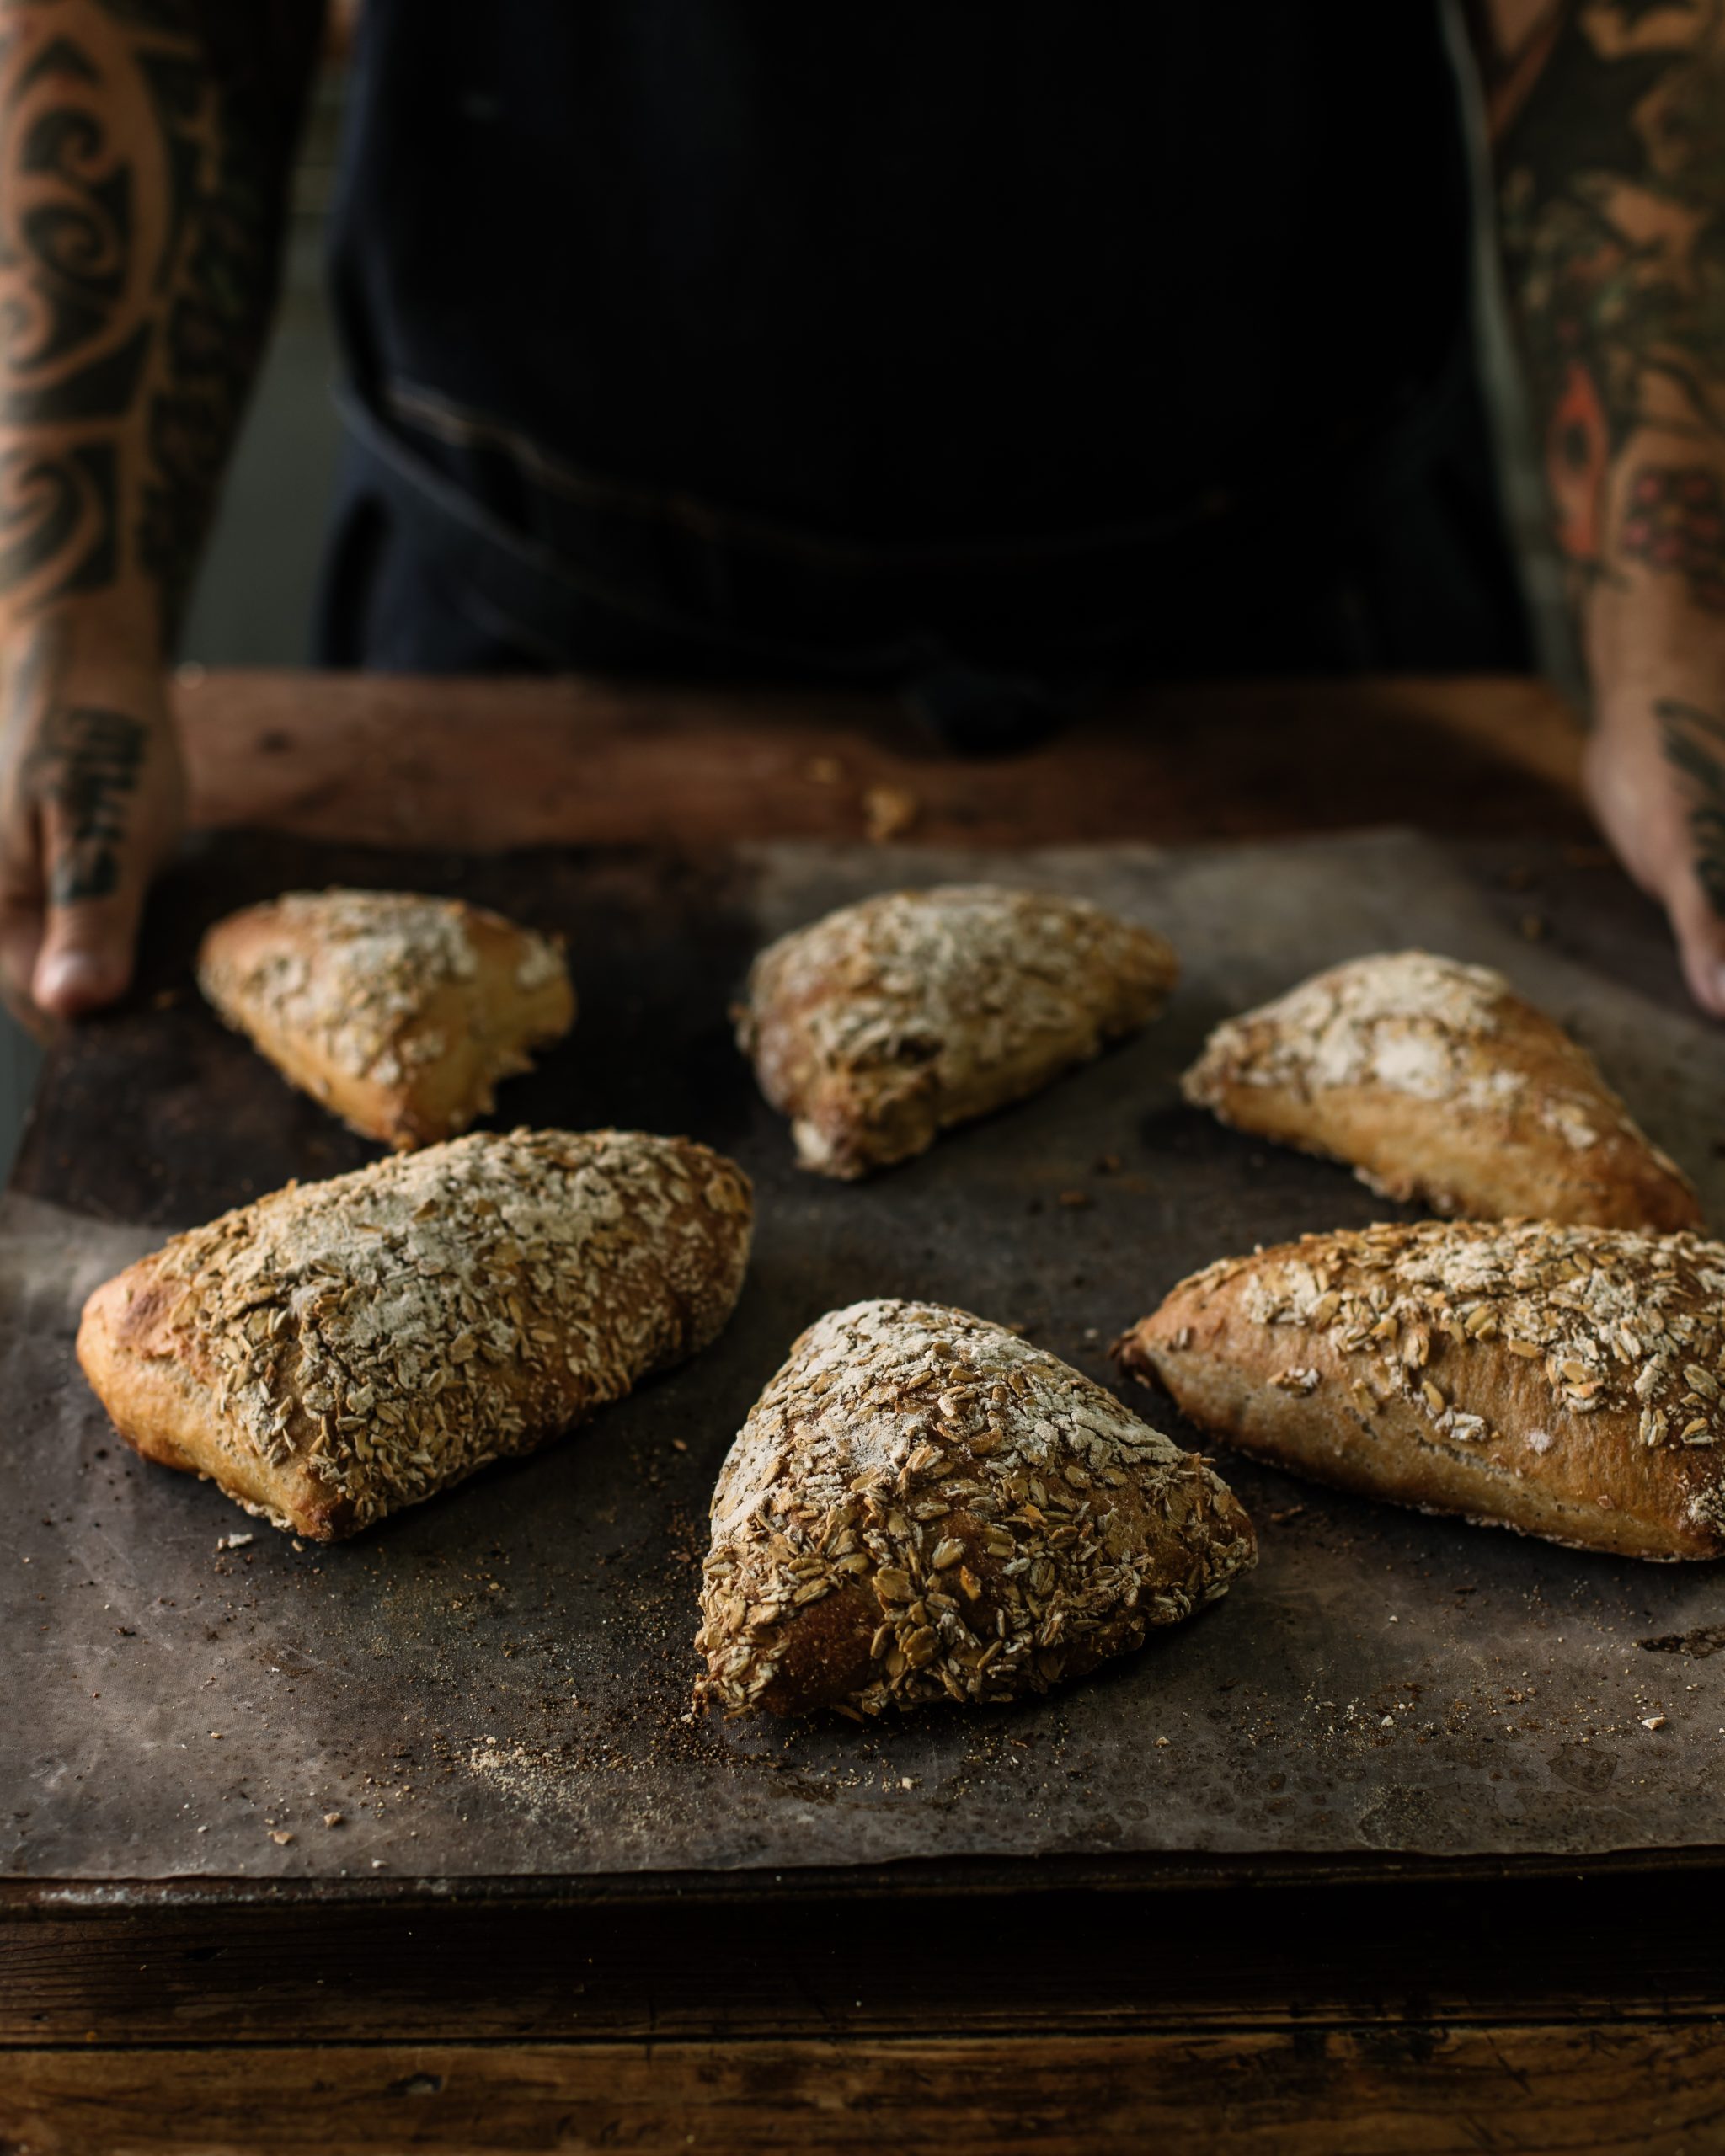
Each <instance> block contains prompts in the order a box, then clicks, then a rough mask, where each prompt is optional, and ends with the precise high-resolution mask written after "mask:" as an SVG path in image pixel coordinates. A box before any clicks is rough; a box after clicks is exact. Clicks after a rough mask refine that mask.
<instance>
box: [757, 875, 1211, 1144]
mask: <svg viewBox="0 0 1725 2156" xmlns="http://www.w3.org/2000/svg"><path fill="white" fill-rule="evenodd" d="M1178 970H1179V968H1178V961H1177V959H1176V958H1175V956H1174V953H1173V951H1172V948H1171V947H1170V946H1169V945H1168V944H1167V942H1165V941H1164V939H1163V938H1162V937H1160V936H1158V935H1156V933H1155V931H1153V930H1151V929H1147V928H1140V927H1139V926H1136V925H1135V924H1134V923H1132V922H1130V921H1117V920H1115V919H1114V917H1113V916H1112V915H1108V914H1106V913H1103V911H1102V910H1100V909H1099V908H1098V907H1096V906H1093V905H1089V904H1088V903H1087V901H1085V900H1084V899H1070V898H1065V897H1062V896H1060V894H1057V893H1053V892H1047V891H1019V890H1007V889H1001V888H999V887H997V886H996V885H993V884H985V883H976V884H959V883H953V884H946V885H943V886H941V887H939V888H937V889H934V890H928V891H894V892H889V893H886V894H884V895H882V896H880V897H879V898H873V899H864V900H863V902H862V903H861V904H860V905H852V906H845V907H842V908H841V909H840V910H839V911H838V912H836V913H832V914H829V915H827V916H826V917H825V919H824V920H822V921H816V922H814V924H813V926H810V927H808V928H803V929H798V931H796V932H795V933H794V934H793V935H790V936H786V937H781V938H780V940H779V941H778V942H777V943H774V944H773V945H772V946H771V947H769V948H768V949H766V950H765V951H763V952H762V953H761V955H760V957H759V958H756V961H755V964H754V967H753V969H751V971H750V976H749V986H748V992H747V996H746V1000H745V1002H744V1004H743V1005H742V1006H740V1009H739V1011H738V1012H737V1014H736V1015H737V1021H738V1030H737V1038H738V1043H739V1045H740V1047H741V1048H742V1049H743V1052H744V1054H745V1055H748V1056H749V1057H750V1059H752V1060H753V1062H754V1065H755V1070H756V1076H757V1077H758V1078H759V1080H760V1081H761V1091H762V1092H763V1093H765V1094H766V1097H767V1099H768V1100H769V1101H771V1102H772V1104H773V1106H774V1107H776V1108H777V1109H779V1110H780V1111H781V1113H783V1114H785V1115H788V1116H789V1117H790V1118H792V1134H793V1138H794V1139H795V1142H796V1147H797V1157H798V1162H799V1163H800V1165H801V1166H804V1167H805V1168H812V1169H814V1171H816V1172H817V1173H819V1174H821V1175H829V1176H836V1177H841V1178H842V1179H845V1180H852V1179H854V1178H856V1177H860V1176H864V1175H868V1174H869V1173H871V1172H872V1171H873V1170H875V1169H877V1168H884V1167H890V1166H893V1165H894V1164H895V1162H897V1161H905V1160H909V1159H910V1158H911V1156H912V1155H915V1154H917V1153H921V1152H926V1151H927V1149H928V1147H929V1146H930V1145H932V1144H933V1143H934V1141H935V1139H936V1138H937V1137H938V1136H939V1134H940V1133H941V1132H942V1131H943V1130H944V1129H948V1128H949V1127H950V1126H951V1125H952V1124H953V1123H964V1122H969V1120H971V1119H972V1118H975V1117H976V1116H980V1115H986V1114H988V1113H991V1111H992V1110H993V1109H996V1108H998V1107H1004V1106H1005V1105H1006V1104H1007V1102H1010V1101H1016V1100H1021V1099H1023V1097H1024V1096H1025V1095H1026V1094H1028V1093H1033V1092H1035V1091H1037V1090H1038V1089H1039V1087H1041V1086H1045V1085H1047V1084H1048V1083H1049V1081H1051V1080H1052V1079H1054V1078H1056V1077H1058V1076H1059V1075H1060V1073H1061V1072H1062V1071H1063V1070H1069V1069H1070V1068H1071V1066H1072V1065H1074V1064H1077V1063H1082V1062H1085V1061H1086V1060H1087V1059H1089V1058H1090V1057H1092V1056H1094V1055H1096V1054H1099V1053H1100V1051H1101V1050H1102V1049H1103V1047H1104V1046H1105V1045H1106V1043H1108V1042H1109V1041H1112V1040H1118V1039H1119V1038H1122V1037H1123V1036H1124V1035H1125V1034H1127V1033H1133V1032H1135V1031H1136V1029H1137V1028H1138V1027H1140V1026H1142V1025H1143V1024H1145V1023H1146V1021H1148V1020H1149V1019H1151V1018H1153V1017H1155V1016H1156V1012H1157V1011H1159V1010H1160V1009H1161V1008H1162V1004H1163V1002H1164V1001H1165V1000H1166V998H1167V994H1168V991H1169V990H1170V989H1171V988H1172V986H1173V984H1174V980H1175V978H1176V976H1177V974H1178Z"/></svg>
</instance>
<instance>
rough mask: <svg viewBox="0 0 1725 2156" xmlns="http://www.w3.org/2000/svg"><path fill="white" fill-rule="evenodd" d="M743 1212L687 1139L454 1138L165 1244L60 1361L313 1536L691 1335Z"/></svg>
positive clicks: (520, 1433)
mask: <svg viewBox="0 0 1725 2156" xmlns="http://www.w3.org/2000/svg"><path fill="white" fill-rule="evenodd" d="M751 1219H752V1208H751V1204H750V1193H749V1180H748V1177H746V1176H745V1175H744V1173H743V1172H742V1171H741V1169H740V1168H738V1167H737V1166H734V1164H733V1163H732V1162H731V1161H727V1160H724V1158H722V1157H721V1156H720V1155H718V1154H717V1153H710V1152H708V1150H707V1148H706V1147H705V1146H704V1145H692V1144H691V1143H689V1141H688V1140H687V1139H681V1138H650V1137H646V1136H644V1135H643V1134H640V1133H639V1132H638V1131H627V1130H600V1131H590V1132H584V1133H580V1134H574V1133H571V1132H569V1131H562V1130H533V1131H527V1130H518V1131H515V1132H514V1133H513V1134H511V1135H510V1136H508V1137H495V1136H493V1135H491V1134H481V1135H478V1136H475V1137H472V1138H460V1139H456V1140H454V1141H453V1142H452V1143H451V1144H450V1145H434V1146H430V1147H428V1148H426V1149H425V1150H424V1151H423V1152H418V1153H410V1154H405V1155H398V1156H397V1157H395V1158H393V1159H390V1160H385V1161H377V1163H375V1164H374V1165H373V1166H371V1167H369V1168H361V1169H360V1170H358V1171H356V1172H355V1173H354V1174H352V1175H345V1176H337V1177H334V1179H333V1180H332V1181H330V1182H320V1183H307V1184H290V1185H289V1186H288V1187H287V1188H286V1190H278V1191H276V1192H275V1193H273V1194H272V1195H271V1196H270V1197H268V1198H259V1200H258V1201H257V1202H256V1203H255V1204H252V1205H246V1206H243V1207H241V1209H239V1210H238V1212H235V1213H228V1214H224V1215H223V1216H222V1219H219V1220H212V1221H211V1223H210V1225H208V1226H207V1227H203V1228H196V1229H194V1230H192V1232H191V1233H190V1235H176V1236H175V1237H174V1241H172V1242H170V1243H168V1245H167V1246H165V1247H164V1248H163V1249H161V1250H159V1251H156V1252H155V1254H154V1255H153V1256H152V1257H146V1258H143V1259H141V1260H140V1261H139V1262H138V1263H137V1264H136V1265H134V1266H131V1267H129V1268H128V1269H127V1270H126V1272H124V1273H120V1274H119V1275H118V1277H117V1278H115V1279H112V1280H109V1282H107V1283H106V1284H105V1285H104V1286H103V1287H100V1288H99V1289H97V1290H96V1292H95V1293H94V1294H93V1295H92V1296H91V1297H90V1299H89V1300H88V1303H87V1304H86V1305H84V1314H83V1324H82V1325H81V1326H80V1327H79V1329H78V1336H77V1353H78V1360H79V1361H80V1363H82V1364H83V1369H84V1374H85V1375H86V1376H87V1377H88V1379H89V1381H90V1383H91V1385H93V1387H94V1388H95V1390H96V1393H97V1396H99V1399H100V1400H101V1402H102V1405H103V1406H104V1407H105V1408H106V1409H107V1410H108V1412H109V1415H111V1416H112V1417H113V1418H114V1422H115V1425H116V1427H117V1428H118V1429H119V1431H120V1435H121V1436H122V1437H123V1438H126V1441H127V1442H128V1444H132V1445H134V1446H136V1449H138V1451H140V1452H141V1453H142V1454H143V1455H144V1457H145V1458H146V1459H147V1460H159V1461H160V1462H162V1464H163V1465H164V1466H168V1467H180V1468H190V1469H193V1470H195V1471H196V1472H197V1473H199V1474H200V1475H206V1476H211V1477H212V1478H213V1479H214V1480H215V1481H216V1482H218V1483H219V1484H220V1485H221V1486H222V1489H223V1490H225V1491H226V1492H227V1494H228V1496H229V1497H233V1498H236V1499H237V1500H238V1502H240V1503H241V1504H243V1505H244V1506H245V1507H246V1508H247V1510H248V1511H250V1512H255V1513H261V1514H262V1515H263V1517H264V1518H266V1519H269V1520H270V1521H272V1522H273V1523H274V1524H275V1525H276V1526H277V1527H280V1528H285V1529H291V1531H292V1532H293V1533H294V1534H307V1535H312V1536H315V1537H317V1538H318V1540H330V1539H332V1538H334V1537H336V1536H339V1535H344V1534H354V1533H355V1532H356V1531H357V1530H358V1529H360V1528H362V1527H366V1526H368V1525H370V1524H371V1522H372V1521H373V1520H377V1519H380V1518H382V1516H383V1515H384V1514H385V1513H391V1512H394V1511H397V1510H398V1509H399V1508H400V1507H402V1506H403V1505H411V1504H417V1503H418V1502H419V1501H420V1500H421V1499H422V1498H425V1497H431V1496H432V1495H434V1494H435V1492H437V1491H439V1490H441V1489H445V1488H446V1487H447V1486H448V1485H449V1484H451V1482H458V1481H460V1480H461V1479H462V1476H467V1475H471V1474H472V1473H473V1470H475V1469H476V1468H478V1467H483V1465H485V1464H486V1462H487V1461H488V1460H499V1459H501V1458H503V1457H505V1455H506V1454H511V1453H524V1452H531V1451H532V1450H533V1449H535V1448H536V1447H537V1446H539V1445H542V1444H544V1443H545V1442H546V1440H547V1438H553V1437H555V1436H556V1435H557V1434H558V1432H559V1431H562V1430H564V1429H567V1428H569V1425H570V1424H572V1423H574V1422H580V1421H583V1420H584V1419H585V1417H587V1416H589V1415H590V1414H592V1413H593V1412H594V1411H595V1409H597V1408H600V1407H602V1406H606V1403H607V1402H609V1401H614V1400H620V1399H622V1396H623V1395H624V1394H625V1393H627V1392H628V1391H629V1390H630V1389H631V1388H632V1387H633V1385H636V1384H638V1382H639V1381H640V1380H641V1379H643V1378H644V1377H646V1376H647V1375H649V1373H651V1372H653V1371H654V1370H661V1369H667V1368H669V1367H670V1364H674V1363H679V1362H681V1361H682V1360H683V1359H684V1358H685V1357H686V1356H689V1355H692V1354H693V1353H695V1352H696V1351H697V1349H698V1348H704V1347H705V1346H706V1345H707V1343H708V1342H709V1341H710V1340H712V1339H713V1338H714V1337H715V1336H716V1335H717V1334H718V1331H719V1329H720V1327H721V1326H723V1325H724V1321H725V1320H726V1319H727V1318H728V1317H729V1315H730V1312H731V1307H732V1305H733V1304H734V1302H735V1301H736V1299H737V1294H738V1291H739V1289H740V1288H741V1286H742V1281H743V1273H744V1268H745V1266H746V1264H747V1262H748V1256H749V1236H750V1223H751Z"/></svg>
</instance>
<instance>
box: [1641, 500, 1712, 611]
mask: <svg viewBox="0 0 1725 2156" xmlns="http://www.w3.org/2000/svg"><path fill="white" fill-rule="evenodd" d="M1620 543H1621V551H1622V552H1623V553H1624V554H1625V556H1626V557H1627V558H1629V559H1630V560H1632V561H1638V562H1645V563H1646V564H1647V566H1648V568H1650V569H1654V570H1658V571H1660V572H1662V573H1664V574H1668V575H1673V576H1680V577H1681V578H1682V579H1683V580H1684V582H1685V584H1686V585H1687V587H1688V590H1689V595H1690V598H1691V599H1692V600H1694V601H1695V603H1696V606H1701V607H1703V608H1705V609H1706V611H1707V612H1708V613H1710V614H1725V488H1722V486H1721V484H1720V480H1719V476H1718V474H1717V472H1714V471H1713V470H1712V468H1711V467H1708V466H1707V465H1705V464H1690V465H1683V466H1680V465H1669V464H1643V465H1642V466H1640V467H1638V469H1637V470H1636V471H1635V472H1633V473H1632V475H1631V478H1630V482H1629V488H1628V494H1627V496H1626V508H1625V510H1624V516H1623V526H1622V532H1621V542H1620Z"/></svg>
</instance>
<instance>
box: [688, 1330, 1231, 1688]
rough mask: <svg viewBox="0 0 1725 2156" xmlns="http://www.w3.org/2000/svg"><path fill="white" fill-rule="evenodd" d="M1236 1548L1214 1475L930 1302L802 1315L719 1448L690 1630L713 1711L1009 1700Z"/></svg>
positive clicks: (1107, 1404) (1220, 1579)
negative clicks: (787, 1353)
mask: <svg viewBox="0 0 1725 2156" xmlns="http://www.w3.org/2000/svg"><path fill="white" fill-rule="evenodd" d="M1256 1557H1257V1544H1256V1542H1255V1540H1254V1539H1253V1535H1252V1523H1251V1521H1250V1520H1248V1519H1247V1517H1246V1514H1245V1513H1244V1511H1243V1510H1242V1508H1241V1506H1240V1504H1239V1503H1238V1502H1237V1501H1236V1498H1235V1497H1233V1495H1232V1494H1231V1492H1230V1491H1229V1490H1228V1488H1227V1486H1226V1484H1225V1483H1224V1482H1223V1481H1221V1480H1220V1477H1219V1476H1215V1475H1214V1474H1212V1473H1211V1471H1210V1469H1209V1468H1208V1467H1207V1466H1206V1465H1204V1462H1203V1461H1202V1460H1199V1459H1197V1458H1196V1457H1195V1456H1194V1454H1190V1453H1183V1452H1182V1451H1180V1450H1179V1449H1178V1447H1177V1446H1174V1445H1172V1444H1170V1443H1169V1442H1168V1440H1167V1438H1165V1437H1163V1436H1162V1435H1161V1433H1159V1432H1157V1431H1156V1430H1152V1429H1151V1428H1150V1427H1149V1425H1148V1424H1147V1423H1145V1422H1140V1420H1139V1419H1138V1417H1136V1416H1135V1415H1134V1414H1132V1413H1130V1412H1129V1411H1128V1410H1127V1409H1126V1408H1124V1407H1123V1406H1121V1405H1120V1403H1119V1401H1118V1400H1116V1399H1115V1398H1114V1395H1113V1394H1112V1393H1110V1392H1105V1391H1104V1390H1103V1388H1102V1387H1101V1386H1100V1385H1093V1384H1092V1382H1091V1380H1089V1379H1088V1378H1087V1377H1085V1376H1083V1375H1081V1374H1080V1373H1079V1372H1078V1371H1076V1370H1074V1369H1069V1368H1068V1367H1067V1365H1066V1364H1065V1363H1062V1362H1060V1361H1058V1360H1057V1359H1056V1358H1055V1357H1054V1356H1052V1355H1050V1354H1048V1353H1044V1350H1042V1349H1041V1348H1032V1347H1029V1346H1028V1345H1027V1344H1026V1343H1025V1342H1023V1340H1020V1339H1019V1338H1018V1337H1017V1336H1016V1335H1015V1334H1013V1333H1011V1332H1008V1331H1005V1330H1004V1329H1003V1328H1002V1327H1001V1326H997V1325H989V1324H987V1323H985V1321H984V1320H982V1319H981V1318H977V1317H971V1316H969V1315H967V1314H966V1313H965V1312H964V1311H963V1310H948V1309H947V1308H945V1307H943V1305H940V1304H937V1303H900V1302H876V1303H855V1304H853V1305H852V1306H851V1307H850V1308H849V1309H848V1310H833V1311H831V1312H830V1313H829V1314H828V1315H826V1316H825V1317H824V1318H822V1319H820V1321H819V1322H818V1323H816V1324H814V1325H813V1326H810V1327H809V1330H808V1331H807V1332H805V1333H804V1335H803V1337H802V1338H801V1339H800V1340H798V1342H797V1343H796V1345H795V1346H794V1347H793V1348H792V1350H791V1358H790V1360H789V1361H788V1363H787V1364H785V1366H784V1368H783V1369H782V1370H781V1371H780V1372H779V1373H778V1374H777V1377H775V1378H774V1379H773V1380H772V1383H771V1384H770V1385H768V1386H767V1388H766V1391H765V1392H764V1393H762V1395H761V1398H760V1399H759V1400H758V1401H756V1404H755V1406H754V1408H753V1409H752V1411H751V1412H750V1416H749V1419H748V1421H747V1422H745V1424H744V1426H743V1429H742V1431H741V1433H740V1435H739V1437H738V1438H737V1441H736V1443H735V1444H734V1445H733V1446H732V1448H731V1450H730V1454H729V1457H728V1458H727V1460H726V1461H725V1463H724V1467H723V1469H722V1470H720V1473H719V1477H718V1488H717V1490H716V1491H715V1492H714V1494H713V1547H712V1552H711V1554H710V1555H709V1556H708V1559H707V1565H706V1572H705V1578H704V1583H703V1586H702V1598H701V1606H702V1617H703V1620H704V1621H703V1623H702V1629H701V1630H700V1632H699V1634H698V1635H697V1640H696V1645H697V1647H698V1648H699V1649H700V1650H701V1651H702V1652H703V1653H704V1654H705V1656H706V1657H707V1667H708V1676H707V1678H706V1679H705V1681H704V1684H703V1685H702V1692H703V1694H704V1695H705V1696H706V1697H707V1698H708V1699H711V1700H717V1701H718V1703H719V1704H720V1705H722V1706H723V1707H724V1709H725V1710H726V1712H727V1713H729V1714H739V1713H742V1712H744V1711H745V1710H748V1709H750V1708H755V1707H765V1708H767V1709H769V1710H772V1712H774V1713H777V1714H802V1713H807V1712H809V1711H811V1710H814V1709H816V1708H821V1707H837V1708H839V1709H841V1710H842V1711H845V1712H847V1713H851V1714H857V1713H862V1714H870V1715H873V1714H879V1712H880V1711H881V1710H883V1709H884V1708H887V1707H908V1706H913V1705H919V1704H921V1702H923V1701H926V1700H959V1701H961V1702H962V1701H965V1700H1010V1699H1014V1698H1016V1697H1017V1696H1018V1695H1019V1694H1023V1693H1027V1692H1046V1691H1047V1690H1049V1689H1050V1687H1051V1686H1053V1685H1055V1684H1060V1682H1062V1681H1063V1680H1064V1679H1066V1678H1073V1677H1079V1676H1081V1675H1082V1674H1083V1673H1085V1671H1087V1670H1089V1669H1093V1668H1095V1667H1096V1665H1097V1663H1098V1662H1103V1661H1105V1660H1107V1658H1108V1657H1109V1656H1110V1655H1116V1654H1123V1653H1124V1652H1126V1651H1127V1650H1128V1649H1129V1648H1131V1647H1135V1646H1140V1644H1141V1643H1142V1641H1143V1639H1144V1636H1145V1632H1146V1629H1147V1628H1148V1627H1150V1626H1151V1625H1172V1624H1174V1623H1176V1622H1177V1621H1178V1620H1179V1619H1181V1618H1183V1617H1186V1616H1189V1615H1190V1614H1192V1612H1193V1611H1194V1609H1199V1608H1201V1607H1202V1605H1203V1604H1205V1603H1206V1602H1213V1601H1215V1598H1216V1597H1217V1596H1218V1595H1220V1594H1221V1593H1224V1592H1226V1588H1227V1586H1228V1583H1229V1582H1230V1581H1231V1579H1232V1578H1233V1577H1234V1576H1235V1574H1236V1572H1241V1571H1242V1570H1243V1569H1245V1568H1246V1567H1247V1566H1250V1565H1251V1564H1252V1563H1253V1562H1254V1561H1255V1560H1256Z"/></svg>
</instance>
